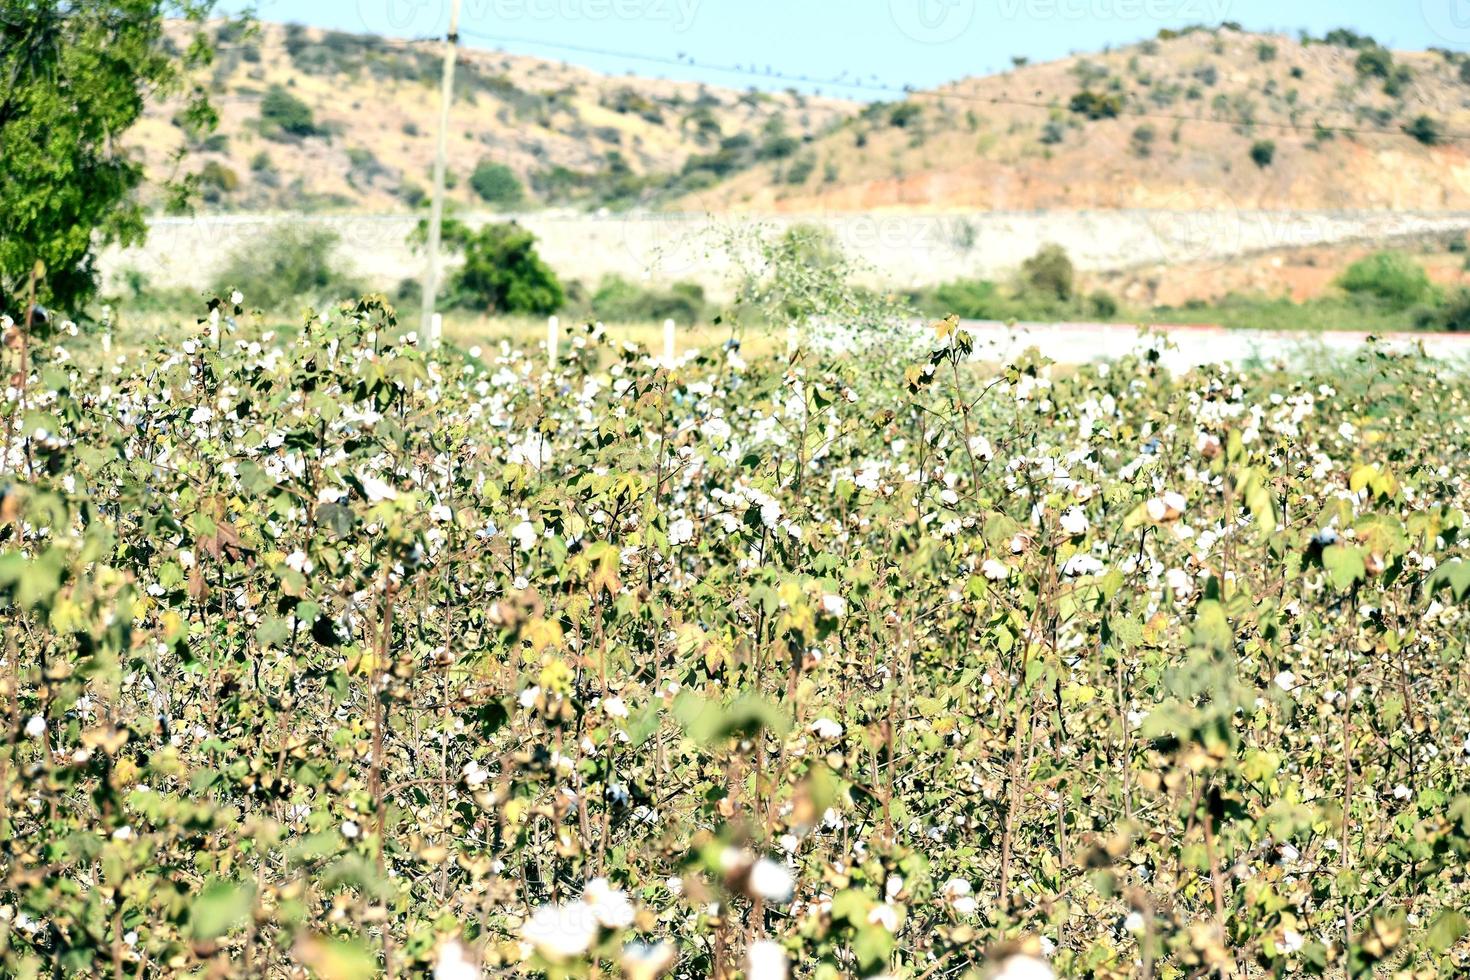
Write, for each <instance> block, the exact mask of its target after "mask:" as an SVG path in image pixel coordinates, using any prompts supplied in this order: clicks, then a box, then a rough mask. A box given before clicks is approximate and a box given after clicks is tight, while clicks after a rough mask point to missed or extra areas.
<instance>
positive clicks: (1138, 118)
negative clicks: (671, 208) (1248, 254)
mask: <svg viewBox="0 0 1470 980" xmlns="http://www.w3.org/2000/svg"><path fill="white" fill-rule="evenodd" d="M1467 100H1470V58H1467V56H1465V55H1463V54H1458V53H1453V52H1441V51H1427V52H1398V51H1389V50H1387V49H1385V48H1383V47H1382V46H1380V45H1379V44H1377V43H1376V42H1375V41H1373V40H1372V39H1371V38H1367V37H1363V36H1361V35H1357V34H1354V33H1352V32H1350V31H1335V32H1332V33H1331V34H1329V35H1328V36H1327V37H1326V38H1324V39H1320V40H1310V39H1307V40H1302V39H1294V38H1289V37H1284V36H1275V35H1263V34H1252V33H1247V32H1243V31H1240V30H1236V29H1232V28H1228V27H1227V28H1222V29H1218V30H1205V29H1197V30H1191V31H1188V32H1185V33H1182V34H1173V33H1170V32H1165V33H1164V34H1162V35H1161V36H1160V37H1159V38H1156V39H1152V40H1148V41H1144V42H1142V43H1140V44H1136V45H1132V46H1129V47H1126V48H1122V49H1117V50H1112V51H1108V52H1104V53H1101V54H1090V55H1082V56H1074V57H1070V58H1067V59H1063V60H1061V61H1056V62H1052V63H1048V64H1039V65H1026V64H1020V65H1018V66H1017V67H1016V68H1015V69H1014V70H1012V71H1009V72H1006V73H1004V74H1000V75H994V76H989V77H980V78H968V79H965V80H962V81H959V82H956V83H954V84H952V85H949V86H945V87H943V88H941V89H938V90H934V91H929V92H916V93H914V94H913V95H911V96H910V97H908V98H907V99H906V100H905V101H903V102H897V103H878V104H873V105H870V106H868V107H867V108H865V109H864V110H862V111H861V112H859V113H857V114H855V115H854V116H853V117H852V118H850V119H848V120H847V121H846V122H845V123H844V124H843V125H842V126H840V127H838V128H836V129H834V130H832V131H831V132H829V133H827V134H826V135H824V136H822V137H821V138H819V139H817V140H815V141H814V142H813V143H812V144H811V145H809V146H807V147H805V148H804V149H803V150H801V151H800V152H799V153H798V154H796V155H795V157H793V159H791V160H783V161H774V162H768V163H762V164H760V165H758V166H756V167H754V168H751V169H749V170H747V171H744V172H741V173H738V174H735V175H732V176H730V177H727V178H725V179H723V180H722V181H721V182H720V183H719V184H718V185H717V186H715V187H713V188H711V189H708V190H705V191H702V192H699V193H697V194H691V195H686V196H685V197H684V198H683V199H682V200H680V201H679V202H678V203H677V205H676V206H677V207H680V208H683V209H691V210H701V209H707V210H713V211H730V210H735V211H763V212H812V211H873V210H880V209H910V210H950V209H981V210H1029V209H1036V208H1068V209H1109V208H1167V209H1180V210H1194V209H1211V210H1213V209H1235V208H1240V209H1247V208H1249V209H1288V208H1290V209H1355V208H1373V209H1382V208H1395V209H1398V208H1404V209H1436V208H1453V209H1463V208H1466V207H1470V155H1467V152H1466V145H1465V141H1464V140H1456V139H1453V138H1452V136H1453V134H1454V133H1457V132H1458V133H1466V132H1470V108H1467V104H1470V103H1467Z"/></svg>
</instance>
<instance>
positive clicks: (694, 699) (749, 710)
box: [674, 691, 791, 745]
mask: <svg viewBox="0 0 1470 980" xmlns="http://www.w3.org/2000/svg"><path fill="white" fill-rule="evenodd" d="M674 717H675V718H677V719H678V720H679V723H680V724H681V725H683V726H684V730H685V731H686V732H688V734H689V737H690V738H692V739H694V740H695V741H696V742H699V743H701V744H706V745H707V744H709V743H711V742H715V741H718V740H720V739H722V738H730V737H733V736H739V737H749V736H751V735H754V734H756V733H757V732H760V731H769V732H772V733H774V734H775V735H777V736H781V735H785V734H786V733H787V732H788V731H790V730H791V719H789V718H787V717H786V715H785V714H783V713H782V712H781V710H780V709H778V708H777V707H776V706H775V705H773V704H771V703H770V702H769V701H767V700H765V699H764V698H762V697H760V696H758V695H754V694H742V695H740V696H739V697H738V698H736V699H735V702H734V703H733V704H731V705H730V706H729V707H722V706H720V705H719V704H718V703H716V702H714V701H707V700H705V699H704V698H701V697H699V696H698V695H696V694H694V693H692V692H688V691H686V692H684V693H683V694H680V695H679V697H677V698H675V699H674Z"/></svg>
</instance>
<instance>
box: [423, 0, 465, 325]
mask: <svg viewBox="0 0 1470 980" xmlns="http://www.w3.org/2000/svg"><path fill="white" fill-rule="evenodd" d="M458 44H459V0H451V3H450V6H449V33H448V34H446V35H444V84H443V88H441V89H440V92H439V144H438V147H437V149H436V150H435V152H434V198H433V200H432V201H431V202H430V204H429V242H428V253H429V254H428V264H427V265H426V266H425V268H424V305H423V317H422V322H421V324H420V332H421V333H422V335H423V336H424V337H425V338H426V339H427V340H428V344H429V347H431V348H433V347H438V346H439V322H436V321H435V319H434V306H435V304H436V303H437V301H438V298H439V238H440V235H441V234H442V231H443V226H444V168H445V165H446V162H445V157H446V156H447V155H448V153H449V105H450V103H451V102H453V101H454V61H455V47H456V46H457V45H458ZM441 322H442V321H441Z"/></svg>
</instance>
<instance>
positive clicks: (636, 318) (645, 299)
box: [588, 275, 706, 324]
mask: <svg viewBox="0 0 1470 980" xmlns="http://www.w3.org/2000/svg"><path fill="white" fill-rule="evenodd" d="M588 304H589V306H590V308H591V312H592V314H593V315H594V316H596V317H597V318H599V319H602V320H612V321H621V322H626V323H637V322H643V321H652V320H665V319H669V318H672V319H674V320H676V321H678V322H679V323H681V324H690V323H697V322H699V321H700V320H702V319H703V318H704V314H705V305H706V304H705V296H704V287H703V286H700V285H699V284H697V283H692V282H679V283H675V284H674V285H673V286H671V287H669V288H668V289H665V290H659V289H647V288H644V287H642V286H639V285H637V284H635V283H631V282H629V281H628V280H626V279H624V278H622V277H621V276H616V275H612V276H606V277H604V278H603V280H602V282H601V283H599V284H598V286H597V291H596V292H595V293H593V294H592V297H591V299H590V300H589V301H588Z"/></svg>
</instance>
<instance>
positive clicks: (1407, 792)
mask: <svg viewBox="0 0 1470 980" xmlns="http://www.w3.org/2000/svg"><path fill="white" fill-rule="evenodd" d="M1413 795H1414V791H1413V790H1411V789H1409V787H1407V786H1405V785H1404V784H1403V783H1399V784H1398V785H1397V786H1395V787H1394V788H1393V798H1394V799H1396V800H1407V799H1408V798H1409V797H1411V796H1413Z"/></svg>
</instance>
